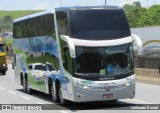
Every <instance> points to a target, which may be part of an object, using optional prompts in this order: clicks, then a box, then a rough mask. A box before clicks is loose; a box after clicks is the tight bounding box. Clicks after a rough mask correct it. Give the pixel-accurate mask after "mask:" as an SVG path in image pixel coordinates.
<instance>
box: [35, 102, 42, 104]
mask: <svg viewBox="0 0 160 113" xmlns="http://www.w3.org/2000/svg"><path fill="white" fill-rule="evenodd" d="M36 103H37V104H44V103H42V102H36Z"/></svg>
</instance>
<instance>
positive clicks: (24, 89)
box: [23, 77, 27, 92]
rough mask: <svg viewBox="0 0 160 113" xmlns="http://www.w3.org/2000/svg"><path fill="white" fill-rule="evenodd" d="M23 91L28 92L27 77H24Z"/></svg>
mask: <svg viewBox="0 0 160 113" xmlns="http://www.w3.org/2000/svg"><path fill="white" fill-rule="evenodd" d="M23 91H24V92H27V79H26V78H25V77H23Z"/></svg>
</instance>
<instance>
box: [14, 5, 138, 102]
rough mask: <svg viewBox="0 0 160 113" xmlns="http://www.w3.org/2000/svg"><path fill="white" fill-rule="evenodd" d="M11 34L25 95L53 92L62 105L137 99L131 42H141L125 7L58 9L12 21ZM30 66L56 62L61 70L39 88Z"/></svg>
mask: <svg viewBox="0 0 160 113" xmlns="http://www.w3.org/2000/svg"><path fill="white" fill-rule="evenodd" d="M13 31H14V39H13V45H14V46H13V47H14V52H15V53H14V57H15V58H14V59H15V61H14V64H15V75H16V78H17V80H19V81H20V83H21V84H22V85H23V86H24V91H26V92H28V93H30V89H35V90H39V91H42V92H45V93H47V94H51V95H52V99H53V101H55V102H60V103H61V104H65V103H66V100H70V101H73V102H88V101H107V100H114V101H115V100H118V99H124V98H134V96H135V73H134V56H133V53H134V51H133V41H137V42H138V43H137V44H138V45H139V46H141V41H140V40H139V38H138V37H136V36H135V35H133V37H132V35H131V32H130V28H129V25H128V21H127V18H126V16H125V13H124V11H123V9H122V8H119V7H115V6H83V7H63V8H56V9H55V10H49V11H44V12H41V13H37V14H33V15H30V16H26V17H22V18H19V19H16V20H14V24H13ZM134 38H135V39H134ZM22 43H23V44H22ZM32 63H33V64H34V63H43V64H47V63H48V64H52V66H53V67H54V69H55V71H57V72H56V73H53V74H47V76H44V78H43V79H44V82H41V83H40V84H38V82H37V81H36V80H35V79H34V78H32V77H31V76H33V74H36V71H35V70H34V71H35V72H34V73H30V71H29V69H28V64H32ZM22 64H23V65H22ZM43 71H45V70H43ZM39 73H43V72H42V71H41V72H39ZM46 73H47V70H46ZM40 75H42V74H40ZM28 84H29V85H28Z"/></svg>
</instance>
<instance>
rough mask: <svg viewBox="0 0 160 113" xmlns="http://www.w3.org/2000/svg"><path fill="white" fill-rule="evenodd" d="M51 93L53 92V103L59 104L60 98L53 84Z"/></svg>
mask: <svg viewBox="0 0 160 113" xmlns="http://www.w3.org/2000/svg"><path fill="white" fill-rule="evenodd" d="M51 82H52V81H51ZM50 91H51V97H52V100H53V102H58V96H57V92H56V90H55V89H54V86H53V82H52V83H51V85H50Z"/></svg>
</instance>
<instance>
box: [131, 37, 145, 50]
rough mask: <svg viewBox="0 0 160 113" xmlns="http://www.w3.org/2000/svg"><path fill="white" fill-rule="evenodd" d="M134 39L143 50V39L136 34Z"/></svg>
mask: <svg viewBox="0 0 160 113" xmlns="http://www.w3.org/2000/svg"><path fill="white" fill-rule="evenodd" d="M132 37H133V38H134V40H135V42H136V44H137V46H138V47H139V48H142V47H143V44H142V40H141V38H140V37H138V36H137V35H135V34H132Z"/></svg>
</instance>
